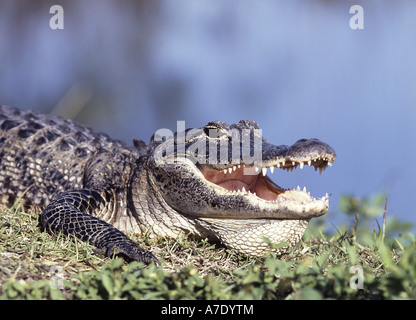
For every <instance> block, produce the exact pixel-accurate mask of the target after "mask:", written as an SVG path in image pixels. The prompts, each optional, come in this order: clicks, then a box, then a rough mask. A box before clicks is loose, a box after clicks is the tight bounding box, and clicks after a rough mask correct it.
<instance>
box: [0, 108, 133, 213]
mask: <svg viewBox="0 0 416 320" xmlns="http://www.w3.org/2000/svg"><path fill="white" fill-rule="evenodd" d="M116 151H117V152H116ZM114 153H117V154H119V156H123V154H124V155H127V154H129V153H130V150H129V149H128V148H127V147H125V146H124V144H123V143H122V142H120V141H116V140H112V139H111V138H109V137H108V136H107V135H105V134H102V133H96V132H94V131H93V130H92V129H90V128H88V127H84V126H81V125H79V124H77V123H75V122H74V121H71V120H64V119H62V118H59V117H54V116H45V115H42V114H35V113H33V112H31V111H22V110H19V109H15V108H11V107H7V106H0V159H1V161H0V195H1V197H0V201H1V202H2V203H5V204H8V205H10V204H12V203H13V202H14V201H16V200H17V199H19V198H22V199H23V201H24V203H25V205H26V206H34V205H36V206H40V207H41V208H44V207H45V205H46V204H47V203H48V202H50V201H51V199H52V197H53V196H54V195H56V194H60V193H62V192H63V191H66V190H72V189H81V188H84V187H86V184H88V182H89V181H91V179H90V177H91V176H92V175H94V174H95V173H96V174H97V181H98V180H99V177H100V173H99V172H100V171H101V170H100V166H96V162H97V159H98V161H99V159H100V158H103V156H104V155H108V154H114ZM100 155H101V157H100ZM92 159H94V160H92ZM92 161H95V164H93V163H92ZM89 169H91V170H89Z"/></svg>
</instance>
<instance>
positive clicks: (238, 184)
mask: <svg viewBox="0 0 416 320" xmlns="http://www.w3.org/2000/svg"><path fill="white" fill-rule="evenodd" d="M200 170H201V173H202V174H203V175H204V177H205V179H207V180H208V181H210V182H212V183H215V184H216V185H218V186H220V187H222V188H224V189H226V190H228V191H241V190H242V189H243V188H244V190H245V191H250V192H251V193H256V195H257V196H258V197H259V198H262V199H264V200H268V201H271V200H276V199H277V196H278V195H279V194H280V193H282V192H283V191H284V190H283V189H282V188H280V187H279V186H278V185H276V184H275V183H273V182H272V181H271V180H270V179H269V178H268V177H267V176H266V177H265V176H262V175H261V174H258V175H248V174H244V168H236V169H235V170H231V172H229V171H227V173H224V171H223V170H216V169H212V168H210V167H208V166H205V165H203V166H201V168H200Z"/></svg>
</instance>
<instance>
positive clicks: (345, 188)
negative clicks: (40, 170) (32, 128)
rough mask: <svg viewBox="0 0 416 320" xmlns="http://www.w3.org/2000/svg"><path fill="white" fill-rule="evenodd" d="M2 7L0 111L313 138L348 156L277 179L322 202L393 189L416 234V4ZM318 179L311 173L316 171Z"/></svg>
mask: <svg viewBox="0 0 416 320" xmlns="http://www.w3.org/2000/svg"><path fill="white" fill-rule="evenodd" d="M30 3H32V2H31V1H18V2H17V1H3V2H2V3H1V4H0V59H1V61H2V62H1V64H0V79H1V80H0V103H2V104H8V105H13V106H17V107H21V108H31V109H34V110H42V111H44V112H51V111H53V112H55V113H59V114H63V115H65V116H69V117H72V118H75V119H76V120H77V121H80V122H82V123H85V124H88V125H90V126H92V127H94V128H96V129H97V130H100V131H105V132H107V133H109V134H110V135H111V136H113V137H116V138H119V139H123V140H128V141H131V139H132V138H141V139H144V140H147V139H148V138H149V137H150V136H151V135H152V134H153V133H154V132H155V131H156V130H157V129H160V128H169V129H171V130H175V128H176V121H177V120H185V121H186V126H187V127H200V126H202V125H204V124H206V123H207V122H208V121H211V120H219V119H220V120H223V121H226V122H229V123H233V122H237V121H239V120H240V119H253V120H256V121H257V122H258V123H259V124H260V127H261V129H262V130H263V135H264V136H265V137H266V138H267V139H268V140H269V141H271V142H273V143H276V144H292V143H294V142H295V141H296V140H298V139H300V138H310V137H315V138H319V139H322V140H324V141H325V142H327V143H329V144H330V145H331V146H333V147H334V149H335V150H336V152H337V155H338V159H337V161H336V162H335V163H334V165H333V166H332V168H330V169H329V170H327V171H326V172H325V173H324V174H322V175H321V176H319V174H317V173H315V172H314V171H313V170H312V169H311V170H307V168H305V169H303V170H302V171H301V172H296V173H295V172H293V173H292V174H287V173H286V172H276V171H275V173H274V175H273V178H274V180H275V181H276V182H277V183H278V184H279V185H282V186H284V187H289V186H295V187H296V186H297V185H298V184H299V185H300V186H301V187H303V186H304V185H305V186H307V188H308V190H310V191H311V193H312V194H313V195H315V196H322V195H324V194H325V193H326V192H328V193H332V197H331V211H332V212H333V213H335V216H336V214H337V212H338V211H339V210H338V199H339V196H340V195H343V194H350V195H354V196H358V197H365V196H370V195H372V194H377V193H380V192H383V191H386V192H387V194H388V209H387V215H388V216H394V217H397V218H399V219H402V220H409V221H412V222H414V223H416V215H415V214H414V212H415V209H414V204H413V196H414V195H415V191H416V190H415V189H416V188H415V183H414V181H413V179H414V174H413V171H414V165H413V159H416V147H415V146H416V129H415V123H416V62H415V60H416V59H415V57H416V37H415V31H416V19H415V18H416V14H415V12H416V2H414V1H400V2H397V3H393V2H392V1H381V0H380V1H372V2H369V1H367V2H365V3H363V4H362V6H363V9H364V29H363V30H352V29H351V28H350V26H349V21H350V18H351V17H352V14H350V13H349V9H350V7H351V6H352V5H354V4H356V3H355V2H352V1H342V3H338V2H336V1H308V2H306V1H243V0H228V1H221V0H204V1H202V0H182V1H181V2H180V5H179V4H178V2H177V1H174V0H170V1H153V0H152V1H147V2H143V4H142V5H140V6H137V5H136V4H135V2H133V1H123V2H121V3H122V4H121V3H119V2H117V1H106V2H101V1H88V2H82V1H68V2H65V3H64V4H62V6H63V8H64V19H65V27H64V30H51V29H50V28H49V19H50V17H51V14H49V7H50V6H51V5H53V4H56V3H54V2H53V1H51V3H50V4H48V3H47V2H41V3H40V4H38V5H33V4H32V5H30ZM309 169H310V168H309Z"/></svg>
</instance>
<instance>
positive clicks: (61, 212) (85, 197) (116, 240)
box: [41, 189, 159, 264]
mask: <svg viewBox="0 0 416 320" xmlns="http://www.w3.org/2000/svg"><path fill="white" fill-rule="evenodd" d="M103 202H104V199H103V198H102V197H101V195H100V194H99V193H98V192H96V191H93V190H85V189H83V190H76V191H70V192H65V193H63V194H62V195H60V196H59V197H58V198H56V199H55V200H54V201H52V202H51V203H50V204H49V205H48V206H47V207H46V209H45V211H44V212H43V213H42V215H41V225H42V228H43V229H46V230H50V231H52V232H54V233H57V232H63V233H64V234H66V235H71V234H73V235H75V236H76V237H77V238H79V239H80V240H82V241H84V242H88V243H90V244H92V245H94V246H96V247H97V248H98V249H97V250H96V251H97V252H98V253H102V254H106V255H107V256H108V257H111V256H112V255H114V254H116V255H122V256H124V257H125V258H127V259H128V260H136V261H142V262H145V263H147V264H149V263H151V262H155V263H159V262H158V260H157V259H156V258H155V256H154V255H153V254H152V253H151V252H150V251H146V250H144V249H142V248H140V247H139V246H138V245H137V244H136V243H135V242H134V241H132V240H131V239H130V238H128V237H127V236H126V235H125V234H124V233H122V232H121V231H120V230H118V229H117V228H115V227H113V226H112V225H111V224H109V223H107V222H104V221H102V220H100V219H98V218H96V217H94V216H92V215H91V214H89V213H91V212H92V211H93V210H97V209H98V208H99V206H100V204H102V203H103Z"/></svg>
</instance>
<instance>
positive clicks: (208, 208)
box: [0, 106, 336, 264]
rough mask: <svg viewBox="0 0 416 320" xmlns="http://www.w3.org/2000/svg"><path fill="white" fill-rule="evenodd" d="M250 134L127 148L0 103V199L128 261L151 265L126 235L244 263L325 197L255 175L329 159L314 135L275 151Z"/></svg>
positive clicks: (154, 141) (211, 127) (185, 137)
mask: <svg viewBox="0 0 416 320" xmlns="http://www.w3.org/2000/svg"><path fill="white" fill-rule="evenodd" d="M261 133H262V132H261V130H260V129H259V126H258V124H257V123H256V122H254V121H251V120H242V121H240V122H238V123H236V124H232V125H228V124H226V123H225V122H222V121H212V122H209V123H208V124H207V125H206V126H204V127H202V128H199V129H187V130H184V131H178V132H177V133H175V134H173V135H162V134H160V132H159V131H158V132H156V133H155V134H154V135H153V136H152V137H151V139H150V142H149V143H145V142H143V141H141V140H133V146H131V147H129V146H127V145H126V144H125V143H123V142H121V141H118V140H113V139H111V138H110V137H109V136H108V135H106V134H104V133H98V132H95V131H94V130H92V129H91V128H89V127H86V126H82V125H80V124H78V123H76V122H75V121H72V120H67V119H63V118H60V117H57V116H52V115H46V114H41V113H35V112H32V111H29V110H19V109H16V108H12V107H8V106H1V107H0V202H1V203H3V204H5V205H8V206H11V205H12V204H13V203H15V202H16V201H21V202H22V203H23V205H24V206H25V207H31V208H34V209H35V210H38V211H39V213H40V219H39V221H40V227H41V229H42V230H46V231H48V232H50V233H53V234H57V233H60V232H61V233H63V234H65V235H74V236H75V237H77V238H79V239H80V240H82V241H84V242H88V243H90V244H91V245H93V246H95V247H96V248H97V249H96V251H97V252H98V253H100V254H104V255H107V256H109V257H111V256H114V255H117V256H122V257H124V258H125V259H126V260H129V261H131V260H136V261H143V262H145V263H147V264H149V263H151V262H155V263H159V262H158V259H157V258H156V257H155V255H154V254H153V253H152V252H151V251H149V250H144V249H142V248H141V247H140V246H139V245H138V244H136V243H135V242H134V241H133V240H131V238H129V237H128V236H127V235H126V234H131V235H133V234H140V235H144V234H146V235H148V236H149V237H160V236H161V237H178V236H180V235H181V234H185V235H194V236H195V238H204V239H205V238H208V239H210V240H211V241H219V242H221V243H222V244H223V245H224V246H225V247H228V248H231V249H235V250H236V251H237V252H240V253H243V254H246V255H254V256H263V255H264V254H265V253H266V252H267V251H268V250H270V245H269V244H267V243H266V242H265V241H264V239H265V238H268V239H269V240H270V241H271V242H273V243H283V244H284V245H283V246H277V248H275V249H273V250H274V251H275V252H276V253H277V254H282V253H284V252H286V251H287V250H288V248H290V247H292V246H293V245H294V244H295V243H296V242H298V241H299V240H300V239H301V238H302V236H303V233H304V231H305V229H306V227H307V226H308V223H309V221H310V219H312V218H314V217H319V216H321V215H323V214H325V213H326V212H327V210H328V205H329V204H328V203H329V196H328V194H326V195H325V196H323V197H322V198H314V197H312V196H311V195H310V192H307V190H306V189H305V188H304V189H303V190H301V189H300V188H299V187H298V188H296V189H291V188H289V189H285V188H282V187H280V186H278V185H277V184H276V183H275V182H273V181H272V180H271V179H270V177H269V176H268V175H267V173H268V172H270V173H271V174H272V173H273V172H274V170H275V168H280V169H283V170H288V171H291V170H293V169H295V168H300V169H302V168H303V167H304V166H312V167H314V168H315V170H319V172H320V173H321V172H322V171H323V170H325V168H327V167H328V166H331V165H332V162H333V161H334V160H335V158H336V154H335V152H334V150H333V149H332V148H331V147H330V146H329V145H328V144H326V143H324V142H322V141H320V140H318V139H301V140H299V141H297V142H296V143H295V144H293V145H292V146H286V145H281V146H275V145H273V144H271V143H270V142H269V141H267V140H266V139H264V138H263V137H262V134H261ZM273 250H272V251H273Z"/></svg>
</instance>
